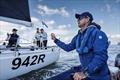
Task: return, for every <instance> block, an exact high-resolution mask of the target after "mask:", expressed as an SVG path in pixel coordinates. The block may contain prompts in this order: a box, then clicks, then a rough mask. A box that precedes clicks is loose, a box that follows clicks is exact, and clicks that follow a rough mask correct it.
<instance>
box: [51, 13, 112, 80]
mask: <svg viewBox="0 0 120 80" xmlns="http://www.w3.org/2000/svg"><path fill="white" fill-rule="evenodd" d="M75 17H76V19H77V22H78V27H79V28H80V30H79V32H78V34H77V35H76V36H75V37H74V38H73V39H72V41H71V43H69V44H65V43H63V42H62V41H60V40H58V39H57V38H56V36H55V34H54V33H52V34H51V38H52V40H54V42H55V43H56V44H57V45H58V46H59V47H61V48H62V49H64V50H65V51H71V50H74V49H76V51H77V53H78V54H79V57H80V62H81V65H80V66H79V69H78V70H77V71H75V73H74V75H73V79H74V80H83V79H85V80H110V73H109V69H108V65H107V59H108V55H107V48H108V38H107V36H106V34H105V33H104V32H103V31H101V30H100V26H99V25H97V24H95V23H92V21H93V16H92V14H91V13H89V12H84V13H82V14H75Z"/></svg>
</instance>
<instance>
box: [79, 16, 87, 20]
mask: <svg viewBox="0 0 120 80" xmlns="http://www.w3.org/2000/svg"><path fill="white" fill-rule="evenodd" d="M83 18H88V17H87V16H81V17H78V20H82V19H83Z"/></svg>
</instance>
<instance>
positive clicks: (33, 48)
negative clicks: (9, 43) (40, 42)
mask: <svg viewBox="0 0 120 80" xmlns="http://www.w3.org/2000/svg"><path fill="white" fill-rule="evenodd" d="M46 48H47V49H41V48H39V47H34V46H31V47H9V48H6V47H4V48H0V54H2V52H3V51H6V50H11V51H14V54H15V56H18V55H21V54H20V53H19V51H20V50H21V49H29V50H30V51H35V50H36V51H37V50H40V51H39V53H43V52H45V51H47V50H48V49H49V50H51V51H52V52H54V50H55V48H58V47H57V46H47V47H46ZM50 48H51V49H50ZM58 50H59V51H60V49H58ZM6 54H7V53H6ZM8 54H9V53H8Z"/></svg>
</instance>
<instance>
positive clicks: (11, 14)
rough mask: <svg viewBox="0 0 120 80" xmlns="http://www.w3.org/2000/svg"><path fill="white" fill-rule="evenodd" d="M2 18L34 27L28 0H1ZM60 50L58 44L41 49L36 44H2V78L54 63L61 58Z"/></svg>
mask: <svg viewBox="0 0 120 80" xmlns="http://www.w3.org/2000/svg"><path fill="white" fill-rule="evenodd" d="M0 20H1V21H8V22H11V23H15V24H22V25H25V26H27V27H32V22H31V18H30V12H29V5H28V0H0ZM0 27H1V26H0ZM2 27H3V26H2ZM8 27H10V26H8ZM11 49H14V50H11ZM59 52H60V51H59V48H58V47H56V46H49V47H48V48H47V50H44V49H42V50H41V49H39V48H36V47H34V46H33V47H22V46H21V47H12V48H3V47H2V45H0V80H6V79H10V78H13V77H16V76H20V75H22V74H25V73H28V72H30V71H32V70H36V69H40V68H43V67H45V66H47V65H49V64H52V63H54V62H55V61H57V60H58V59H59Z"/></svg>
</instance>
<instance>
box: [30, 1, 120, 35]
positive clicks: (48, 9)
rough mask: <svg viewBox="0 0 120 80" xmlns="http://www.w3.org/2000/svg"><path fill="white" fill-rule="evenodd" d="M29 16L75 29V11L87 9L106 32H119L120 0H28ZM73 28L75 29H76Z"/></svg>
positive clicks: (79, 11)
mask: <svg viewBox="0 0 120 80" xmlns="http://www.w3.org/2000/svg"><path fill="white" fill-rule="evenodd" d="M29 1H30V2H29V4H30V12H31V16H32V17H35V18H38V19H39V20H44V21H51V20H53V21H55V23H56V28H57V25H67V24H70V26H71V27H70V28H72V29H73V30H75V29H76V30H77V28H78V27H77V23H76V19H75V17H74V14H75V13H81V12H85V11H89V12H91V13H92V14H93V16H94V21H95V22H96V23H98V24H100V25H101V27H102V30H103V31H105V32H106V33H107V34H110V35H112V34H120V0H29ZM66 27H67V26H66ZM76 30H75V31H76Z"/></svg>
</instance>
